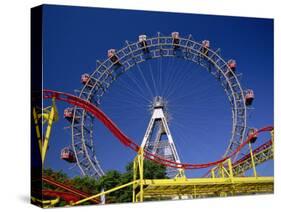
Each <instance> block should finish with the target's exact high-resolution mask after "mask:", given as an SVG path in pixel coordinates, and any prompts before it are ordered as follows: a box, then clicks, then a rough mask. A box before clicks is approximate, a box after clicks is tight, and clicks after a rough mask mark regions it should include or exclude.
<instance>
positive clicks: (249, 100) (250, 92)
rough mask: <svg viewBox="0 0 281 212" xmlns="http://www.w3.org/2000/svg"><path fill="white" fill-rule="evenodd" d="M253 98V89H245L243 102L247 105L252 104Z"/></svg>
mask: <svg viewBox="0 0 281 212" xmlns="http://www.w3.org/2000/svg"><path fill="white" fill-rule="evenodd" d="M254 99H255V94H254V91H253V90H250V89H249V90H247V91H246V94H245V104H246V105H247V106H250V105H252V103H253V101H254Z"/></svg>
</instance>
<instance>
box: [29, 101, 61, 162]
mask: <svg viewBox="0 0 281 212" xmlns="http://www.w3.org/2000/svg"><path fill="white" fill-rule="evenodd" d="M32 113H33V119H34V125H35V130H36V135H37V140H38V146H39V151H40V155H41V159H42V165H44V161H45V158H46V153H47V150H48V145H49V140H50V135H51V130H52V126H53V122H56V121H57V120H58V112H57V107H56V104H55V99H54V98H53V99H52V106H49V107H46V108H44V109H40V110H37V109H36V108H33V110H32ZM46 123H47V127H46V133H45V135H44V136H42V135H41V131H43V127H44V125H45V124H46Z"/></svg>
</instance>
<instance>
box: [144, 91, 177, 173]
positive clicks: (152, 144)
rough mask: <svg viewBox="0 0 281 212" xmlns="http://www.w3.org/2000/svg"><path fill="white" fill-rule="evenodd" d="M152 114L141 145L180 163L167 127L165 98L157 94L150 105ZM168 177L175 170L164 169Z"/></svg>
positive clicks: (175, 171)
mask: <svg viewBox="0 0 281 212" xmlns="http://www.w3.org/2000/svg"><path fill="white" fill-rule="evenodd" d="M152 108H153V109H152V116H151V119H150V121H149V124H148V127H147V130H146V132H145V135H144V138H143V140H142V144H141V147H142V148H143V149H145V150H147V151H150V152H152V153H153V154H157V155H160V156H162V157H163V158H165V159H167V160H171V161H175V162H177V163H180V158H179V156H178V153H177V149H176V146H175V143H174V140H173V137H172V134H171V131H170V129H169V125H168V120H167V116H166V114H167V110H166V103H165V100H164V99H163V98H162V97H160V96H157V97H155V98H154V102H153V105H152ZM166 172H167V176H168V177H171V178H172V177H174V176H175V175H176V174H177V172H178V171H177V170H175V169H173V168H167V169H166Z"/></svg>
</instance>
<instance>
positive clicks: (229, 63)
mask: <svg viewBox="0 0 281 212" xmlns="http://www.w3.org/2000/svg"><path fill="white" fill-rule="evenodd" d="M227 65H228V66H229V68H230V69H231V70H232V71H233V72H234V73H235V71H236V61H235V60H233V59H231V60H229V61H227Z"/></svg>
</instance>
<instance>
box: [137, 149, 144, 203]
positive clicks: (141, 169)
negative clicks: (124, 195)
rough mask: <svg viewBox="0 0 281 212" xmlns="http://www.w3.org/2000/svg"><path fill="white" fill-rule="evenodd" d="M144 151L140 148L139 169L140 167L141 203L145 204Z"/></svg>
mask: <svg viewBox="0 0 281 212" xmlns="http://www.w3.org/2000/svg"><path fill="white" fill-rule="evenodd" d="M143 159H144V158H143V149H142V148H140V150H139V154H138V167H139V176H140V179H139V184H140V192H139V194H140V202H143Z"/></svg>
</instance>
